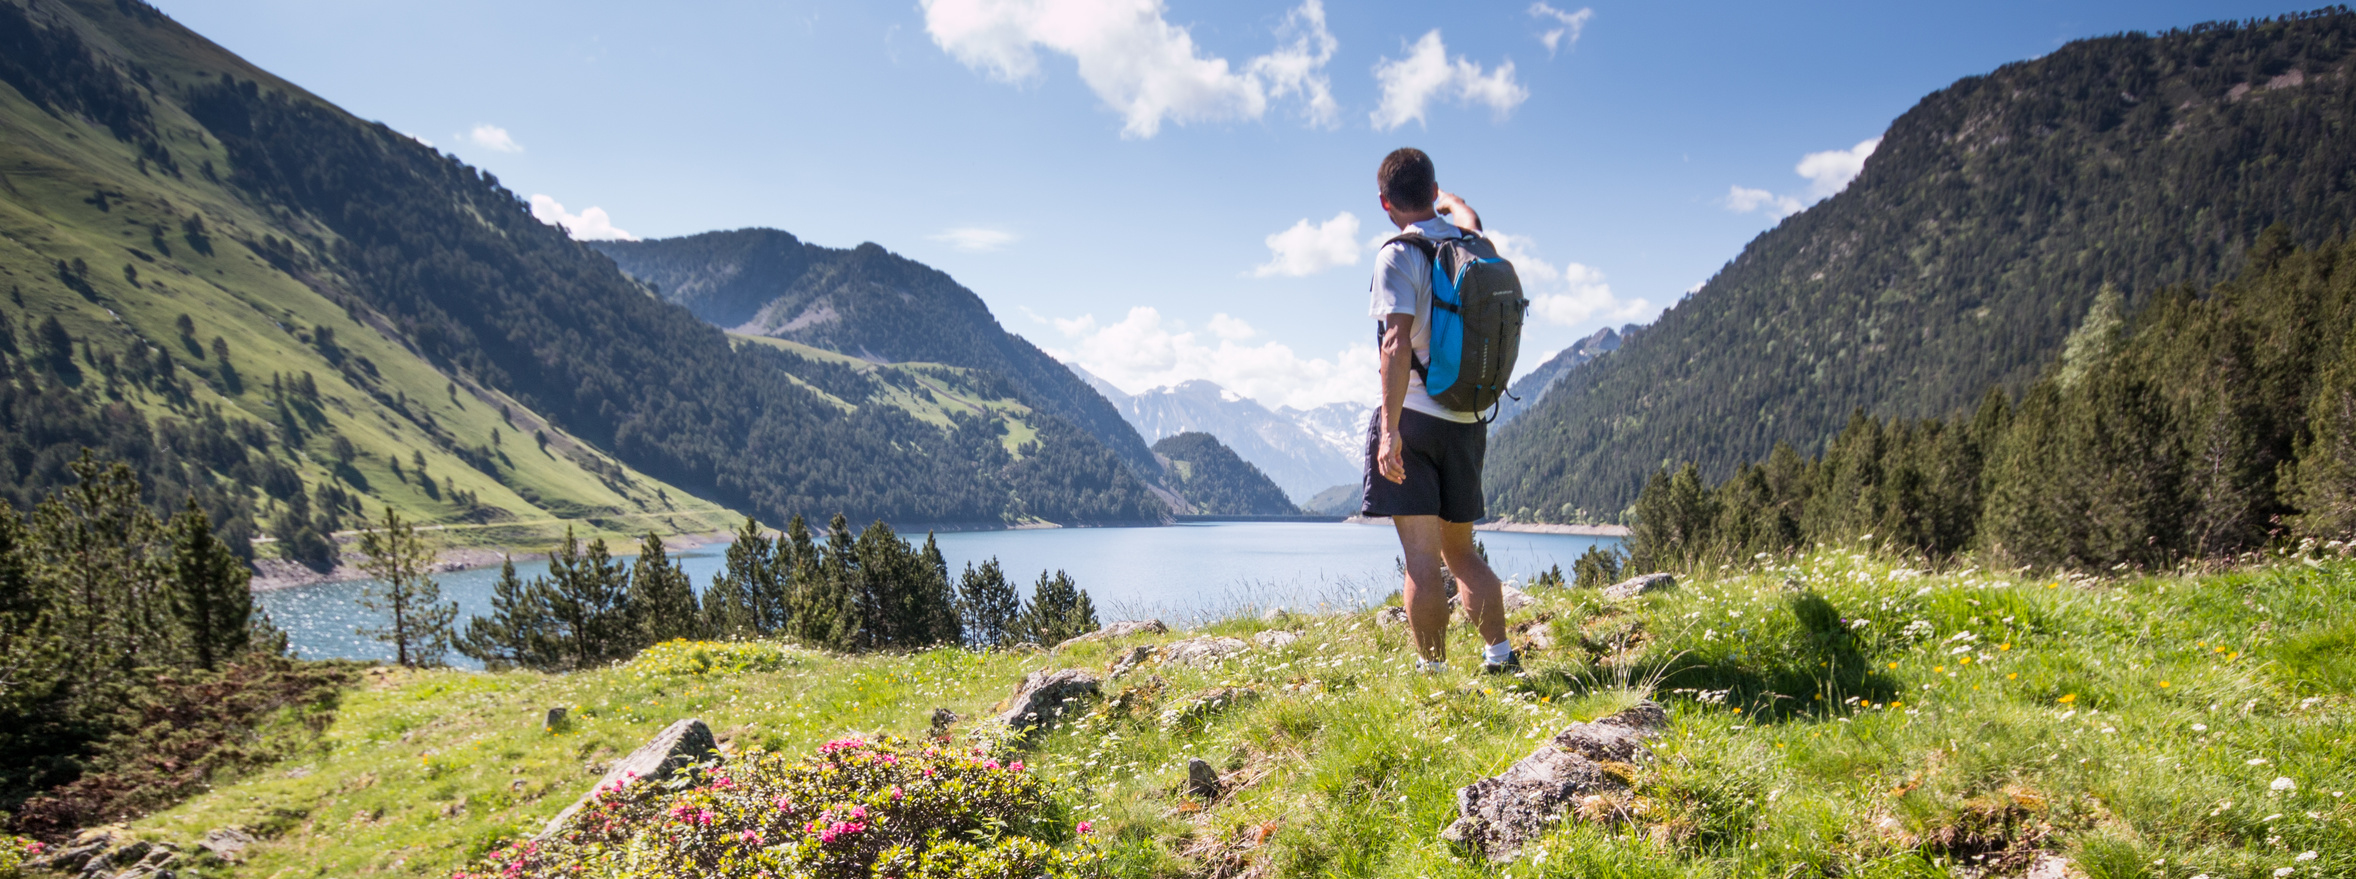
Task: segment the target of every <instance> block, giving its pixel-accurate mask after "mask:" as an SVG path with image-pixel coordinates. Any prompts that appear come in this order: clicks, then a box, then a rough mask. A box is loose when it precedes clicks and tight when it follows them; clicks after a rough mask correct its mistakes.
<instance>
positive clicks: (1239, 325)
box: [1211, 311, 1260, 339]
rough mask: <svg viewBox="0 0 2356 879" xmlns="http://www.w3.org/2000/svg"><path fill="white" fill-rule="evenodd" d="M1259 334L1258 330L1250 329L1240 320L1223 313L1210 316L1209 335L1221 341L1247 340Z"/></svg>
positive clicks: (1249, 326) (1248, 325) (1250, 327)
mask: <svg viewBox="0 0 2356 879" xmlns="http://www.w3.org/2000/svg"><path fill="white" fill-rule="evenodd" d="M1259 334H1260V331H1259V330H1255V329H1252V325H1251V324H1248V323H1244V322H1243V319H1242V318H1238V317H1235V316H1233V315H1230V314H1228V313H1226V312H1224V311H1222V312H1220V313H1218V314H1214V315H1211V335H1214V336H1218V337H1219V338H1222V339H1249V338H1251V337H1253V336H1257V335H1259Z"/></svg>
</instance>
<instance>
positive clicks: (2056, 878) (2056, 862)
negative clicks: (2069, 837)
mask: <svg viewBox="0 0 2356 879" xmlns="http://www.w3.org/2000/svg"><path fill="white" fill-rule="evenodd" d="M2069 875H2070V859H2068V858H2064V857H2060V856H2058V855H2055V854H2053V853H2052V852H2038V853H2037V861H2036V862H2035V863H2032V864H2030V865H2029V871H2028V872H2026V873H2022V874H2021V879H2068V877H2069Z"/></svg>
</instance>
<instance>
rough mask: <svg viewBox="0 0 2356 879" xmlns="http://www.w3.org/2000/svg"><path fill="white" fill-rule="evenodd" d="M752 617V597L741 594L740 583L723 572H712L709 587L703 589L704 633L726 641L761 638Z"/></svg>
mask: <svg viewBox="0 0 2356 879" xmlns="http://www.w3.org/2000/svg"><path fill="white" fill-rule="evenodd" d="M755 618H756V615H755V613H754V612H753V604H752V598H751V597H750V596H747V595H745V594H744V586H743V584H742V582H741V581H739V580H737V579H736V578H734V577H731V576H729V575H728V571H727V570H726V569H722V570H720V571H719V572H717V573H714V574H713V575H712V585H711V586H709V587H706V588H705V589H704V597H703V628H704V631H705V632H707V633H710V636H711V637H714V638H721V639H725V640H729V641H748V640H752V639H754V638H759V637H761V629H760V626H758V625H756V624H755V623H754V620H755Z"/></svg>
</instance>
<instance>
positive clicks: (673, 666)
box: [629, 638, 802, 677]
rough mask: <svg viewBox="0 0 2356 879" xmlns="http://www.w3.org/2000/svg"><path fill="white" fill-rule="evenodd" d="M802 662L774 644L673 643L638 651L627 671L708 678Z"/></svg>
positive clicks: (796, 653)
mask: <svg viewBox="0 0 2356 879" xmlns="http://www.w3.org/2000/svg"><path fill="white" fill-rule="evenodd" d="M801 661H802V655H801V652H800V651H798V650H795V649H794V648H791V647H787V646H785V645H783V644H779V643H777V642H775V641H689V640H686V639H683V638H682V639H673V640H670V641H664V642H662V643H660V644H656V645H654V646H652V647H648V648H646V649H645V650H643V651H640V652H639V654H638V658H636V659H632V660H630V665H629V671H631V672H633V673H635V674H636V675H637V676H639V677H646V676H647V675H709V674H723V675H725V674H736V673H739V672H763V671H776V670H778V669H781V668H786V667H789V666H793V665H799V664H800V663H801Z"/></svg>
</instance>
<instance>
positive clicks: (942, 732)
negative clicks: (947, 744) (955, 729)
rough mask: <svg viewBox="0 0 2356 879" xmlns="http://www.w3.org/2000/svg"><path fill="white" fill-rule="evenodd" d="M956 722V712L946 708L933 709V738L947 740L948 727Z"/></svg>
mask: <svg viewBox="0 0 2356 879" xmlns="http://www.w3.org/2000/svg"><path fill="white" fill-rule="evenodd" d="M956 722H957V712H955V711H951V710H949V709H947V708H935V709H933V738H936V739H944V740H946V739H948V738H949V725H950V724H953V723H956Z"/></svg>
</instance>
